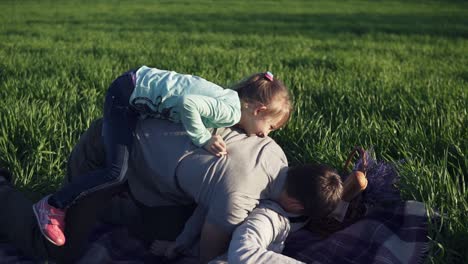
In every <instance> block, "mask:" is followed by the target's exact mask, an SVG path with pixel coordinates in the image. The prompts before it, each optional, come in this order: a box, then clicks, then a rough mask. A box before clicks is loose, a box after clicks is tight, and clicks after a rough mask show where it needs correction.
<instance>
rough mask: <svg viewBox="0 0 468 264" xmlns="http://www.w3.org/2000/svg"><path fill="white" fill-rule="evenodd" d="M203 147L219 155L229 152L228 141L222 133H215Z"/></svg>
mask: <svg viewBox="0 0 468 264" xmlns="http://www.w3.org/2000/svg"><path fill="white" fill-rule="evenodd" d="M203 148H204V149H206V150H208V151H209V152H210V153H212V154H214V155H216V156H218V157H221V156H223V155H226V154H227V151H226V143H225V142H224V140H223V138H222V137H221V136H220V135H213V136H212V137H211V139H210V140H209V141H208V142H207V143H206V144H205V145H204V146H203Z"/></svg>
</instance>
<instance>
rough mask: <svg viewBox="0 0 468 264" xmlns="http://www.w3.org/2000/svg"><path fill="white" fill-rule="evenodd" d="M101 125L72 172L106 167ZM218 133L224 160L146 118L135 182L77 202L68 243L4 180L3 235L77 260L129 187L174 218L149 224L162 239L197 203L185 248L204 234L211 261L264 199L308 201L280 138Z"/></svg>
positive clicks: (36, 250)
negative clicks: (49, 231) (45, 229)
mask: <svg viewBox="0 0 468 264" xmlns="http://www.w3.org/2000/svg"><path fill="white" fill-rule="evenodd" d="M100 129H101V125H100V123H95V124H93V125H92V127H91V128H90V129H89V130H88V131H87V133H86V135H85V136H84V137H83V138H82V140H81V141H80V143H79V144H78V145H77V147H76V148H75V150H74V155H72V156H71V160H70V163H71V165H70V167H69V174H70V171H73V170H74V169H75V170H80V169H82V168H78V169H77V167H83V168H86V167H93V168H89V169H96V168H98V167H99V166H103V164H104V158H105V157H103V156H104V153H103V148H102V140H101V137H100ZM218 134H219V135H220V136H222V137H223V139H224V141H225V142H226V144H227V151H228V154H227V155H225V156H223V157H216V156H213V155H211V154H209V153H208V152H206V151H205V150H203V149H201V148H197V147H196V146H194V145H193V144H192V143H191V141H190V139H189V137H188V136H187V135H186V132H185V130H184V129H183V127H182V126H181V125H179V124H174V123H170V122H168V121H164V120H157V119H148V120H144V121H142V122H139V124H138V126H137V129H136V131H135V143H134V149H133V152H132V153H131V156H130V158H129V168H128V185H125V186H124V187H117V188H115V189H109V190H105V191H103V192H97V193H96V194H94V195H91V196H90V197H86V198H84V199H83V200H80V201H79V202H78V203H77V204H76V205H75V206H73V207H71V208H70V209H69V211H68V212H67V219H66V222H67V227H66V235H67V243H66V244H65V245H64V246H63V247H55V246H53V245H52V244H51V243H49V242H48V241H47V240H45V239H44V238H43V237H42V235H41V234H40V231H39V229H38V227H37V225H36V223H35V219H34V216H33V213H32V209H31V206H32V203H31V202H30V201H28V200H27V199H26V198H24V196H23V195H22V194H21V193H20V192H18V191H17V190H15V189H14V188H13V187H12V186H11V185H10V184H6V183H5V181H3V182H2V183H0V201H1V203H0V235H5V236H7V238H8V239H9V240H10V241H12V242H13V243H14V244H16V245H17V246H18V247H19V248H21V249H23V251H25V253H26V254H28V255H30V256H34V257H36V258H37V259H52V260H56V261H58V262H61V261H63V262H68V261H70V260H74V259H76V258H77V257H78V256H79V254H80V253H81V250H82V248H83V244H84V243H85V242H86V238H87V234H89V232H90V230H91V228H92V226H93V223H94V222H95V221H96V216H97V214H98V212H100V211H102V210H103V208H104V207H105V205H106V204H108V201H109V199H110V197H112V196H113V195H114V194H116V193H122V192H123V191H129V193H130V194H131V196H132V197H133V198H134V200H135V201H136V203H137V204H139V208H145V209H148V208H151V209H155V210H156V211H157V215H158V217H157V218H158V219H166V220H167V221H166V222H165V223H164V224H163V225H165V226H161V223H158V222H157V221H155V223H154V224H153V226H151V225H146V226H144V227H143V228H144V229H147V230H145V231H147V233H150V234H156V236H157V233H158V232H157V231H156V232H155V231H154V230H151V229H152V228H154V229H155V230H158V229H159V230H160V229H170V228H171V227H170V225H171V222H174V221H175V222H177V221H176V220H177V219H175V218H174V215H172V216H171V212H173V211H174V210H173V208H178V206H187V207H185V208H190V207H191V206H193V204H197V207H196V209H195V211H194V212H193V214H192V216H191V217H190V218H189V220H188V221H187V224H186V225H185V227H184V228H183V231H182V232H181V234H180V235H179V236H178V237H177V241H178V244H179V245H180V247H181V249H183V248H185V247H189V246H191V243H192V242H193V241H194V239H198V238H199V239H200V258H201V261H202V262H207V261H209V260H210V259H213V258H214V257H216V256H218V255H220V254H221V253H223V252H224V251H225V250H226V249H227V246H228V244H229V240H230V237H231V234H232V232H233V230H234V229H235V227H236V226H238V225H239V224H240V223H242V222H243V221H244V219H245V218H246V217H247V215H248V214H249V213H250V212H251V211H252V210H253V209H254V208H255V206H256V205H257V204H258V203H259V200H261V199H271V200H273V201H276V202H277V203H278V204H279V205H281V206H282V207H283V208H284V209H285V210H286V211H288V210H290V209H291V210H293V211H297V209H298V208H301V207H304V203H305V202H302V201H301V199H305V198H304V197H303V196H302V194H301V193H299V194H297V193H296V194H295V193H291V190H289V192H288V191H286V186H285V182H286V178H287V169H288V168H287V165H288V164H287V160H286V156H285V154H284V152H283V151H282V149H281V148H280V147H279V146H278V145H277V144H276V142H274V141H273V140H272V139H271V138H269V137H264V138H261V137H257V136H251V137H249V136H247V135H245V134H244V133H242V131H239V130H236V129H229V128H227V129H222V130H220V131H218ZM90 150H95V151H90ZM88 154H89V155H88ZM77 164H78V165H77ZM80 164H82V165H80ZM89 164H92V165H89ZM71 174H74V175H77V173H73V172H71ZM69 177H70V176H69ZM72 180H73V178H72ZM329 206H334V205H332V204H330V205H329ZM158 210H159V211H158ZM175 210H176V211H177V209H175ZM184 214H185V213H184ZM176 215H177V214H176ZM179 215H180V214H179ZM130 228H132V227H130ZM156 238H158V237H156ZM160 239H168V237H160Z"/></svg>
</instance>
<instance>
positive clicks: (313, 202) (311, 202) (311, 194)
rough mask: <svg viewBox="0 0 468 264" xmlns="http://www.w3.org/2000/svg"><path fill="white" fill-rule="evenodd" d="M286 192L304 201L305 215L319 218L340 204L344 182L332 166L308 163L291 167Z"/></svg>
mask: <svg viewBox="0 0 468 264" xmlns="http://www.w3.org/2000/svg"><path fill="white" fill-rule="evenodd" d="M286 192H287V194H288V195H289V196H290V197H292V198H295V199H297V200H298V201H299V202H301V203H302V205H303V206H304V215H307V216H310V217H312V218H315V219H318V218H322V217H325V216H327V215H329V214H330V213H331V212H332V211H333V210H334V209H335V207H336V206H337V205H338V203H339V201H340V200H341V194H342V192H343V184H342V182H341V177H340V176H339V175H338V173H337V172H336V171H335V170H334V169H332V168H331V167H328V166H327V165H323V164H306V165H300V166H296V167H291V168H289V170H288V176H287V179H286Z"/></svg>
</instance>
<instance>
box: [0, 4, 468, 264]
mask: <svg viewBox="0 0 468 264" xmlns="http://www.w3.org/2000/svg"><path fill="white" fill-rule="evenodd" d="M0 10H2V12H0V167H6V168H8V169H10V170H11V171H12V172H13V173H14V174H15V176H16V178H15V184H16V185H17V186H18V187H20V188H21V189H22V190H23V191H25V192H27V193H28V195H29V196H30V197H31V198H32V199H37V198H39V197H40V196H41V195H44V194H46V193H49V192H51V191H53V190H54V189H56V188H57V187H58V186H59V185H60V183H61V180H62V178H63V176H64V175H65V172H66V161H67V157H68V155H69V153H70V151H71V149H72V148H73V146H74V144H75V143H76V142H77V141H78V138H79V136H80V134H81V133H83V132H84V131H85V130H86V128H87V127H88V125H89V124H90V123H91V122H92V121H93V120H95V119H96V118H98V117H100V116H101V115H102V107H103V101H104V98H103V96H104V93H105V91H106V88H107V86H108V85H109V84H110V82H111V81H112V80H113V79H114V78H116V77H117V76H118V75H119V74H121V73H122V72H124V71H127V70H128V69H131V68H135V67H138V66H140V65H150V66H154V67H158V68H162V69H171V70H175V71H177V72H183V73H191V74H195V75H199V76H203V77H204V78H206V79H208V80H211V81H213V82H215V83H218V84H220V85H222V86H225V87H229V86H230V85H232V84H234V83H235V82H236V81H238V80H240V79H241V78H243V77H245V76H247V75H249V74H251V73H254V72H260V71H265V70H270V71H272V72H273V73H274V74H275V76H276V77H278V78H280V79H282V80H283V81H284V82H285V83H286V84H287V85H288V86H289V87H290V88H291V92H292V94H293V97H294V108H295V112H294V114H293V118H292V120H291V122H290V123H289V124H288V125H287V126H286V127H285V128H283V129H282V130H280V131H277V132H275V133H274V134H273V135H272V136H273V137H274V138H275V140H277V142H278V143H279V144H280V145H281V146H282V147H283V148H284V150H285V152H286V153H287V156H288V159H289V162H290V164H299V163H304V162H310V161H313V162H325V163H328V164H331V165H333V166H336V167H341V166H342V164H343V163H344V160H345V158H346V155H347V153H348V152H349V151H350V150H351V149H352V148H353V146H354V145H361V146H364V147H366V148H370V147H373V148H374V150H375V153H376V156H377V158H379V159H383V160H386V161H389V162H395V163H396V164H397V166H398V169H399V171H400V175H401V179H400V184H399V187H400V189H401V191H402V194H403V197H404V198H405V199H414V200H418V201H422V202H425V203H426V205H427V206H428V213H429V214H430V215H431V216H433V215H434V213H435V212H438V214H440V216H441V218H440V220H438V221H431V223H430V231H429V237H430V241H431V243H430V244H431V247H430V252H429V258H428V259H427V262H428V263H468V251H467V250H466V245H467V244H468V192H467V180H468V179H467V171H468V170H467V168H468V129H467V128H468V113H467V111H468V3H466V2H464V1H357V0H349V1H329V0H326V1H325V0H323V1H306V0H304V1H300V0H284V1H283V0H278V1H273V0H272V1H227V0H225V1H208V0H202V1H188V0H187V1H156V0H151V1H150V0H137V1H131V0H128V1H114V0H112V1H111V0H109V1H104V0H97V1H96V0H95V1H59V0H56V1H53V0H48V1H45V0H44V1H42V0H40V1H37V0H36V1H0Z"/></svg>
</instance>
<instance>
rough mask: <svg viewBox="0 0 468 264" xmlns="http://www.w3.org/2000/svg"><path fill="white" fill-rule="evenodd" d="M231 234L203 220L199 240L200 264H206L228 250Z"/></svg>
mask: <svg viewBox="0 0 468 264" xmlns="http://www.w3.org/2000/svg"><path fill="white" fill-rule="evenodd" d="M230 239H231V234H229V233H228V232H226V231H225V230H223V229H222V228H221V227H219V226H217V225H215V224H211V223H209V222H208V221H206V220H205V223H204V224H203V228H202V232H201V238H200V262H201V263H207V262H208V261H210V260H212V259H214V258H215V257H217V256H219V255H221V254H223V253H224V252H226V250H227V249H228V245H229V241H230Z"/></svg>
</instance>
